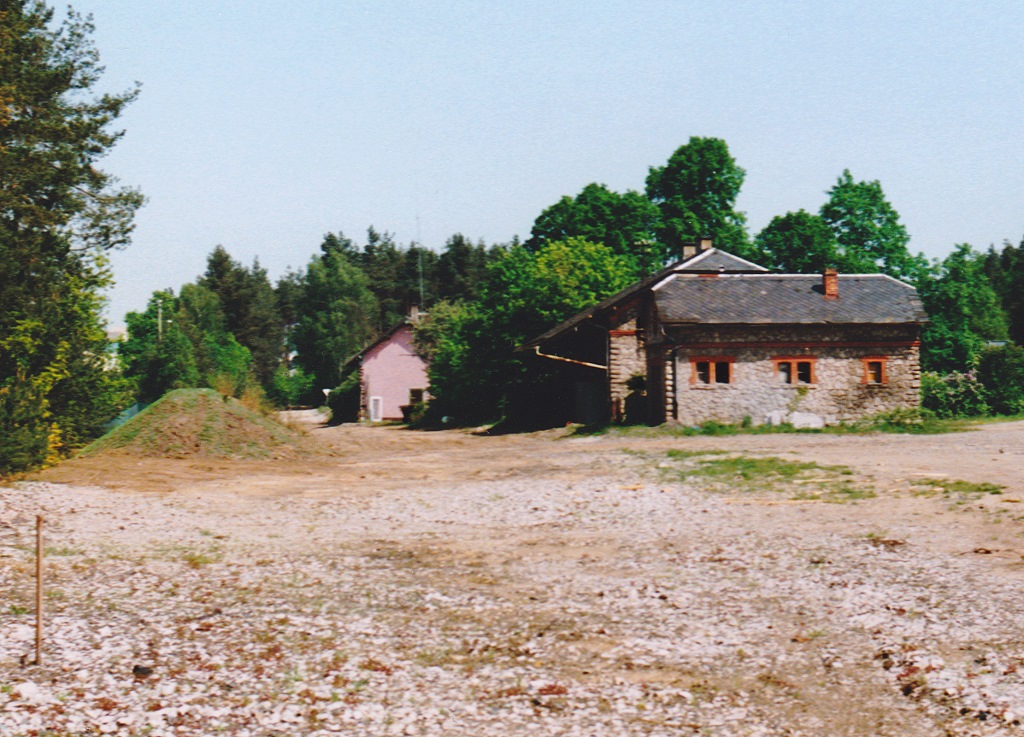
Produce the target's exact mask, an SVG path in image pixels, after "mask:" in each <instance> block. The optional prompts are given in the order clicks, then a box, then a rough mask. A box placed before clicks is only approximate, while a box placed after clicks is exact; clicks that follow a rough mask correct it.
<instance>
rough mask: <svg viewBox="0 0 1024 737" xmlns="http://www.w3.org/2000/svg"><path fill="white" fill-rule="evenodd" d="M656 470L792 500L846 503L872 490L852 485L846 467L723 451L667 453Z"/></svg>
mask: <svg viewBox="0 0 1024 737" xmlns="http://www.w3.org/2000/svg"><path fill="white" fill-rule="evenodd" d="M665 457H666V458H667V459H668V461H669V462H668V463H665V462H662V463H659V464H658V467H659V468H660V469H662V471H663V472H664V473H665V475H666V476H668V477H669V478H670V479H671V480H674V481H692V480H701V481H706V482H707V483H709V484H710V485H712V486H713V487H716V488H720V489H723V490H735V491H742V492H757V491H768V492H789V493H790V494H791V497H790V498H792V499H795V500H808V501H810V500H814V501H826V502H849V501H856V500H859V499H873V498H874V497H875V496H876V495H875V492H874V490H873V489H871V488H870V487H868V486H864V485H862V484H858V483H856V482H855V481H853V479H852V476H853V470H852V469H850V468H849V467H848V466H823V465H821V464H819V463H814V462H806V461H790V460H786V459H785V458H778V457H775V456H747V455H738V454H734V453H728V452H726V451H721V450H718V451H690V450H670V451H667V452H666V454H665Z"/></svg>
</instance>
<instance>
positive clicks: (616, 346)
mask: <svg viewBox="0 0 1024 737" xmlns="http://www.w3.org/2000/svg"><path fill="white" fill-rule="evenodd" d="M636 323H637V321H636V318H633V319H630V320H628V321H627V322H624V323H622V324H621V325H619V326H618V327H617V328H615V329H613V330H610V331H609V332H608V380H609V386H608V391H609V399H610V401H611V405H612V415H613V419H621V413H622V412H623V411H624V409H625V402H626V396H627V395H628V394H629V389H627V388H626V382H627V381H629V379H630V378H631V377H632V376H635V375H636V374H640V375H641V376H646V375H647V359H646V353H645V351H644V344H643V333H642V332H641V331H638V330H637V324H636ZM616 408H618V415H619V416H618V417H616V416H615V415H616Z"/></svg>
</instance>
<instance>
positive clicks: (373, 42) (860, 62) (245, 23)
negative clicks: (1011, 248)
mask: <svg viewBox="0 0 1024 737" xmlns="http://www.w3.org/2000/svg"><path fill="white" fill-rule="evenodd" d="M75 7H76V8H77V9H78V10H80V11H81V12H84V13H92V14H93V16H94V20H95V23H96V26H97V32H96V36H95V40H96V42H97V45H98V47H99V50H100V53H101V55H102V57H103V61H104V63H105V65H106V67H107V74H106V76H105V77H104V81H103V83H102V86H103V88H104V89H111V90H119V89H123V88H125V87H127V86H129V85H130V83H131V82H132V81H134V80H139V81H141V82H142V83H143V89H142V95H141V97H140V99H139V100H138V102H136V103H135V104H134V105H133V106H132V107H131V108H130V110H129V111H128V112H127V113H126V115H125V116H124V117H123V119H122V121H121V122H122V123H123V127H124V128H125V129H126V130H127V135H126V136H125V138H124V139H123V141H122V142H121V143H120V145H119V146H118V148H117V149H116V150H115V152H114V153H112V154H111V155H110V156H109V157H108V159H107V160H106V161H105V168H106V169H107V170H109V171H111V172H113V173H115V174H116V175H118V176H120V177H121V179H122V180H123V181H124V182H125V183H128V184H133V185H138V186H139V187H141V188H142V189H143V191H144V192H145V194H146V195H147V196H148V197H149V203H148V204H147V205H146V207H145V208H144V210H143V211H142V212H141V213H140V215H139V217H138V227H137V229H136V233H135V238H134V243H133V245H132V246H131V247H130V248H129V249H128V250H127V251H125V252H123V253H119V254H116V255H115V257H114V259H113V264H114V269H115V275H116V278H117V286H116V288H115V289H114V290H113V291H112V292H111V306H110V318H111V322H112V323H113V324H118V323H120V322H121V321H122V317H123V314H124V312H125V311H127V310H137V309H142V308H143V307H144V305H145V302H146V299H147V297H148V295H149V294H150V293H151V292H152V291H153V290H155V289H160V288H164V287H173V288H175V289H177V288H178V287H179V286H180V285H181V284H183V283H185V282H187V281H191V280H193V279H194V278H195V277H196V276H197V275H198V274H200V273H201V272H202V271H203V269H204V268H205V260H206V256H207V254H208V253H209V252H210V251H211V250H212V249H213V247H214V246H215V245H217V244H222V245H223V246H225V247H226V248H227V249H228V251H229V252H230V253H231V254H232V255H233V256H235V257H236V258H238V259H239V260H241V261H243V262H245V263H250V262H251V261H252V259H253V258H254V257H257V256H258V257H259V259H260V261H261V263H262V264H263V265H264V266H266V267H267V268H268V269H269V271H270V274H271V277H272V278H275V279H276V278H277V277H278V276H280V275H281V274H282V273H283V272H284V270H285V269H286V268H287V267H288V266H289V265H290V266H292V267H296V268H298V267H302V266H304V265H305V264H306V263H307V261H308V260H309V257H310V255H311V254H313V253H314V252H315V251H316V250H317V249H318V247H319V243H320V240H321V238H322V236H323V235H324V233H326V232H327V231H338V230H342V231H344V232H345V234H346V235H348V236H350V237H353V238H354V239H356V240H357V241H358V242H365V241H364V239H365V233H366V228H367V227H368V226H370V225H373V226H375V227H376V228H377V229H378V230H388V231H391V232H392V233H393V234H395V236H396V237H397V239H398V240H399V242H401V243H408V242H409V241H412V240H419V241H420V242H422V243H423V244H425V245H427V246H429V247H432V248H437V249H439V248H441V247H442V245H443V243H444V241H445V239H446V238H447V237H448V236H450V235H451V234H452V233H455V232H462V233H464V234H466V235H467V236H470V237H471V238H474V239H476V238H483V239H485V240H486V241H487V242H489V243H490V242H503V241H507V240H509V239H511V238H512V236H513V235H516V234H518V235H520V236H522V237H526V236H528V235H529V231H530V226H531V224H532V223H533V220H534V218H535V217H536V216H537V215H538V214H539V213H540V211H541V210H542V209H543V208H545V207H547V206H548V205H550V204H552V203H553V202H555V201H556V200H557V199H558V198H559V197H561V196H562V195H565V194H575V193H576V192H578V191H579V190H580V189H581V188H582V187H583V186H584V185H585V184H587V183H588V182H592V181H597V182H603V183H605V184H607V185H608V186H610V187H612V188H614V189H618V190H624V189H627V188H632V189H640V190H642V188H643V183H644V178H645V177H646V175H647V170H648V167H650V166H652V165H654V166H658V165H661V164H663V163H664V162H665V161H666V160H667V158H668V157H669V155H670V154H671V153H672V152H673V151H674V150H675V149H676V148H677V147H678V146H680V145H682V144H683V143H685V142H686V141H687V140H688V139H689V138H690V136H694V135H697V136H715V137H719V138H722V139H724V140H725V141H726V142H727V143H728V144H729V148H730V150H731V151H732V154H733V156H734V157H735V158H736V159H737V160H738V162H739V164H740V165H741V166H742V167H744V168H745V169H746V171H747V178H746V182H745V184H744V186H743V191H742V194H741V195H740V199H739V203H738V206H739V209H741V210H743V211H745V212H746V213H747V217H748V221H749V228H750V232H751V233H752V234H753V233H756V232H757V231H758V230H760V229H761V228H762V227H764V225H766V224H767V223H768V221H769V220H770V219H771V218H772V217H773V216H775V215H781V214H783V213H785V212H787V211H790V210H797V209H800V208H804V209H807V210H809V211H816V210H817V209H818V208H819V206H820V205H821V203H822V201H823V200H824V197H825V192H826V190H828V189H829V187H831V186H832V184H833V183H834V182H835V180H836V178H837V177H838V175H839V174H840V172H841V171H842V170H843V169H844V168H849V169H850V170H851V172H852V173H853V175H854V177H855V178H857V179H868V180H870V179H878V180H880V181H881V183H882V186H883V188H884V190H885V192H886V194H887V196H888V198H889V200H890V202H892V204H893V205H894V206H895V208H896V209H897V211H899V213H900V214H901V216H902V219H903V222H904V223H905V224H906V226H907V228H908V229H909V231H910V234H911V236H912V242H911V249H912V250H914V251H924V252H925V253H926V254H927V255H929V256H931V257H935V256H941V255H944V254H945V253H947V252H948V251H949V250H950V249H951V248H952V246H953V245H954V244H955V243H960V242H969V243H972V244H973V245H975V246H977V247H980V248H987V247H988V246H989V245H990V244H992V243H995V244H997V245H998V244H1001V243H1002V241H1003V240H1004V239H1010V240H1011V241H1013V242H1014V243H1017V242H1019V241H1020V240H1021V237H1022V236H1024V207H1022V205H1024V197H1022V195H1024V91H1022V89H1021V87H1022V85H1024V68H1022V67H1024V65H1022V62H1021V59H1022V58H1024V54H1022V41H1021V28H1024V4H1020V3H1015V2H974V3H968V2H926V1H922V0H917V1H915V2H908V1H900V0H896V1H893V0H885V1H881V0H871V1H867V0H865V1H863V2H856V1H847V2H842V3H838V2H823V1H820V0H819V1H816V2H810V1H807V2H786V1H785V0H775V1H768V0H765V1H764V2H761V1H757V2H754V1H744V0H731V1H730V2H724V1H722V2H707V1H706V0H705V1H703V2H690V1H688V0H680V1H677V2H645V1H643V0H628V1H626V0H623V1H621V2H620V1H606V2H587V3H584V2H554V1H553V0H544V1H543V2H541V1H535V0H518V1H517V2H515V3H506V2H496V1H495V2H469V1H462V0H435V1H434V2H411V1H399V0H293V2H289V3H282V2H280V1H279V0H275V1H274V2H270V1H269V0H217V1H216V2H209V0H202V1H200V0H178V1H177V2H173V3H165V2H160V3H158V2H146V1H144V0H143V1H138V2H127V1H126V0H81V1H80V2H78V3H75Z"/></svg>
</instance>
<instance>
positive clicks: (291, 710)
mask: <svg viewBox="0 0 1024 737" xmlns="http://www.w3.org/2000/svg"><path fill="white" fill-rule="evenodd" d="M481 442H485V441H481ZM539 442H540V443H552V442H553V441H550V440H544V441H539ZM568 442H569V443H573V445H571V446H567V445H566V444H565V443H563V444H562V445H561V446H559V453H560V454H561V459H560V460H559V464H560V465H559V467H560V469H561V471H560V472H557V473H541V474H536V475H523V474H513V475H512V476H510V477H508V478H495V479H491V480H469V481H462V482H451V483H445V484H443V485H439V484H434V483H423V484H420V485H417V486H411V485H406V487H405V488H402V486H401V485H400V484H394V483H391V484H387V485H385V488H382V489H381V488H374V487H373V484H372V480H373V479H372V477H371V478H370V479H368V480H367V488H364V489H361V490H352V489H349V490H347V491H345V492H337V491H334V492H332V491H330V490H328V489H326V488H325V487H324V486H323V485H322V483H321V484H320V485H318V484H317V483H313V482H311V483H310V485H309V486H308V488H307V489H306V490H305V491H304V490H303V489H300V488H293V489H292V490H291V491H288V492H287V493H284V492H282V493H274V494H266V493H260V494H257V493H245V492H244V491H240V490H238V489H237V488H235V487H234V486H230V485H229V486H223V487H222V486H218V485H216V484H206V485H204V486H202V487H199V488H194V489H192V490H187V491H176V492H168V493H159V494H158V493H132V492H124V491H118V492H114V491H111V490H109V489H104V488H99V487H83V486H66V485H59V484H51V483H46V482H28V483H20V484H15V485H13V486H10V487H0V601H2V602H4V604H3V605H2V609H0V735H4V737H19V736H21V735H32V736H37V735H54V736H56V735H86V734H88V735H93V734H114V735H153V736H159V735H166V736H170V735H175V736H179V735H180V736H186V735H215V734H228V735H239V736H240V737H241V736H245V735H252V736H256V735H261V736H262V735H329V734H341V735H367V736H369V735H374V736H376V735H392V734H394V735H402V734H406V735H417V734H420V735H481V736H483V735H502V736H504V735H525V734H545V735H548V734H550V735H580V736H584V735H587V736H589V735H594V736H597V735H601V736H604V735H651V736H654V735H666V736H667V735H687V734H693V735H794V736H795V735H893V736H897V735H900V736H903V735H907V736H915V735H1002V734H1018V733H1020V732H1022V731H1024V728H1022V727H1021V726H1020V720H1021V719H1024V640H1022V638H1021V634H1020V621H1021V619H1022V614H1024V599H1022V597H1021V594H1020V591H1019V590H1020V585H1021V578H1022V577H1021V574H1020V570H1019V569H1020V560H1021V556H1020V555H1019V554H1018V553H1017V551H1016V550H1014V549H1012V547H1006V545H1007V543H1006V540H1012V539H1014V538H1018V539H1019V538H1020V529H1019V524H1020V523H1019V522H1016V521H1013V520H1011V519H1010V518H1009V516H1008V515H1007V514H1004V513H1002V512H997V511H993V510H992V506H993V505H992V504H988V505H987V506H988V509H980V510H979V509H978V507H979V506H981V507H985V506H986V504H985V503H984V502H985V499H979V498H978V497H977V496H971V495H961V496H950V495H941V494H936V495H933V496H917V495H914V494H911V493H910V491H909V490H907V489H903V490H893V489H888V488H887V489H885V490H883V489H879V490H878V492H879V496H877V497H876V498H869V499H854V500H852V501H847V502H845V503H839V504H829V503H825V502H822V501H800V500H797V499H795V498H794V497H799V496H803V497H806V496H807V494H798V493H796V492H797V491H805V490H804V489H803V488H801V489H797V488H796V487H793V486H786V487H784V488H780V487H778V486H776V488H774V489H768V488H762V487H760V486H758V484H757V482H756V481H755V482H753V483H752V484H751V485H748V487H746V488H744V489H743V490H738V489H732V488H725V487H722V486H721V485H720V484H715V483H712V482H711V481H708V480H706V479H696V480H679V477H678V474H674V470H675V468H676V465H673V464H676V462H675V461H666V460H663V454H662V452H661V449H660V446H659V449H658V451H657V452H654V451H652V452H651V453H647V454H645V453H644V452H643V451H641V452H637V451H636V450H635V446H636V443H632V446H634V449H633V450H632V452H630V453H623V452H621V451H619V450H615V449H612V448H611V447H610V445H609V443H608V442H606V441H595V442H586V441H579V442H576V441H568ZM566 448H569V450H566ZM598 448H600V449H601V453H600V458H601V459H602V460H601V461H600V462H595V460H594V459H595V458H597V457H598V454H597V453H596V452H595V450H596V449H598ZM542 451H543V449H542V448H541V450H540V451H535V452H542ZM452 463H457V460H456V459H453V460H452ZM588 464H589V465H588ZM658 466H662V468H660V469H659V468H658ZM567 469H568V470H567ZM672 479H675V480H672ZM887 485H888V482H887ZM410 488H411V489H412V490H409V489H410ZM309 489H313V490H312V491H311V490H309ZM1009 507H1013V505H1012V504H1011V505H1009ZM38 513H41V514H43V515H44V517H45V519H46V525H47V528H46V546H47V559H46V565H47V576H46V579H47V596H46V609H47V622H46V641H45V650H44V657H43V662H42V664H41V665H34V664H31V660H32V658H33V657H34V654H33V653H34V631H33V626H32V625H33V621H34V618H33V612H34V603H33V602H34V600H33V598H32V597H33V589H32V587H33V570H34V568H33V566H34V559H33V554H32V548H31V545H32V539H33V537H32V536H33V534H34V516H35V515H36V514H38ZM965 521H966V522H965ZM967 522H969V524H968V523H967ZM954 523H955V524H958V525H961V528H962V530H961V532H960V533H957V535H959V536H960V538H959V539H957V540H952V541H951V540H948V539H947V540H945V541H944V544H943V545H939V544H933V541H934V540H936V539H937V538H942V537H943V530H953V529H959V528H956V527H954V526H953V524H954ZM997 523H998V524H997ZM964 525H966V526H964ZM1015 525H1016V526H1015ZM989 529H991V530H997V531H998V534H999V536H1000V537H999V540H1000V541H1001V542H1000V543H999V544H1000V546H1001V547H998V548H997V547H995V546H993V547H992V548H991V549H988V548H982V547H978V544H977V540H978V539H983V538H982V537H978V536H979V535H980V534H982V533H984V532H985V531H987V530H989ZM979 530H980V531H981V532H979ZM945 537H947V538H948V537H949V534H946V535H945ZM993 539H995V538H993ZM1018 670H1019V671H1020V672H1018Z"/></svg>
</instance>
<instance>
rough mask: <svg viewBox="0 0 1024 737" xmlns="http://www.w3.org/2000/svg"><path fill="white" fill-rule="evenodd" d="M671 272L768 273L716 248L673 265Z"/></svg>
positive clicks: (751, 263) (743, 259)
mask: <svg viewBox="0 0 1024 737" xmlns="http://www.w3.org/2000/svg"><path fill="white" fill-rule="evenodd" d="M672 270H673V271H688V272H701V273H708V274H713V273H715V272H718V273H745V272H761V273H768V269H766V268H765V267H763V266H758V265H757V264H755V263H753V262H752V261H747V260H746V259H745V258H740V257H739V256H733V255H732V254H731V253H726V252H725V251H719V250H718V249H717V248H712V249H710V250H707V251H704V252H703V253H699V254H697V255H696V256H693V257H692V258H689V259H687V260H685V261H681V262H679V263H677V264H673V266H672Z"/></svg>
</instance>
